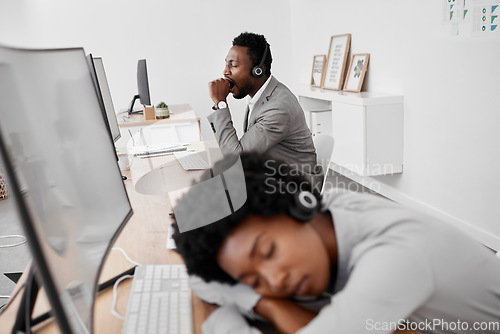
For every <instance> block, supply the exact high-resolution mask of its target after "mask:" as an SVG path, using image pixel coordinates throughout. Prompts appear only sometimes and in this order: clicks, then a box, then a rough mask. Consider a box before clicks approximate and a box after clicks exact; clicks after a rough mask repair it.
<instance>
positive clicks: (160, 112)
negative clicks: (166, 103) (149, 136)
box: [155, 108, 170, 119]
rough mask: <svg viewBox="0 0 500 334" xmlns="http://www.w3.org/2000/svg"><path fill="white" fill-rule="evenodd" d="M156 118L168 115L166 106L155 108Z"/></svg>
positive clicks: (168, 111)
mask: <svg viewBox="0 0 500 334" xmlns="http://www.w3.org/2000/svg"><path fill="white" fill-rule="evenodd" d="M155 115H156V119H164V118H168V117H170V110H168V108H155Z"/></svg>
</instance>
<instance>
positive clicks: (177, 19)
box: [0, 0, 291, 138]
mask: <svg viewBox="0 0 500 334" xmlns="http://www.w3.org/2000/svg"><path fill="white" fill-rule="evenodd" d="M0 8H1V9H0V43H2V44H7V45H10V46H17V47H28V48H58V47H84V48H85V51H86V52H87V53H92V54H93V55H94V56H101V57H102V58H103V61H104V66H105V69H106V74H107V77H108V81H109V86H110V90H111V94H112V97H113V102H114V105H115V109H116V110H117V112H118V110H119V109H123V108H126V107H127V106H128V104H129V102H130V100H131V99H132V97H133V95H134V94H137V85H136V68H137V60H138V59H140V58H146V59H147V65H148V74H149V83H150V91H151V98H152V103H158V102H160V101H165V102H166V103H167V104H184V103H189V104H190V105H191V106H192V107H193V108H194V109H195V111H196V112H197V113H198V115H199V116H200V117H201V118H202V134H203V136H204V138H213V134H212V131H211V130H210V128H209V126H208V124H207V123H208V122H206V119H205V117H206V115H207V114H208V113H209V112H210V110H211V109H210V108H211V106H212V104H213V103H212V101H211V100H210V98H209V96H208V89H207V87H208V82H209V81H210V80H213V79H215V78H217V77H220V76H221V74H222V70H223V65H224V58H225V56H226V54H227V51H228V50H229V48H230V47H231V42H232V40H233V38H234V37H236V36H237V35H238V34H239V33H241V32H243V31H251V32H256V33H260V34H264V35H265V36H266V38H267V39H268V42H269V43H270V45H271V51H272V53H273V57H274V59H275V62H274V63H273V66H272V70H273V74H275V75H276V76H277V77H278V78H279V79H280V80H282V81H284V82H287V81H289V80H290V79H291V71H289V68H290V66H291V59H290V58H289V57H288V55H289V54H290V45H291V32H290V11H289V8H290V5H289V1H288V0H273V1H265V0H256V1H252V2H251V3H250V2H247V1H230V0H210V1H205V0H194V1H181V0H176V1H171V0H170V1H167V0H140V1H139V0H122V1H111V0H72V1H67V0H36V1H35V0H16V1H9V0H0ZM137 103H138V102H137ZM229 105H230V107H231V108H232V110H233V114H234V115H235V116H234V118H235V119H234V123H235V124H236V125H240V126H236V127H237V130H238V131H240V130H241V129H240V128H241V127H242V126H243V114H244V111H245V103H244V102H243V101H234V100H230V101H229Z"/></svg>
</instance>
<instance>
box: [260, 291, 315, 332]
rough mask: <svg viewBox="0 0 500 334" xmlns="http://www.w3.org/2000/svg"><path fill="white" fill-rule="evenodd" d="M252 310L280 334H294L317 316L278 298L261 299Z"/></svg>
mask: <svg viewBox="0 0 500 334" xmlns="http://www.w3.org/2000/svg"><path fill="white" fill-rule="evenodd" d="M254 310H255V313H257V314H258V315H260V316H261V317H263V318H265V319H266V320H268V321H269V322H271V323H272V324H273V325H274V327H276V329H278V331H279V332H280V333H296V332H297V331H298V330H299V329H301V328H302V327H304V326H306V325H307V324H308V323H309V322H310V321H311V320H312V319H314V317H316V315H317V313H315V312H313V311H310V310H307V309H305V308H303V307H301V306H299V305H297V304H296V303H294V302H292V301H290V300H288V299H278V298H261V299H260V300H259V301H258V302H257V305H256V306H255V308H254Z"/></svg>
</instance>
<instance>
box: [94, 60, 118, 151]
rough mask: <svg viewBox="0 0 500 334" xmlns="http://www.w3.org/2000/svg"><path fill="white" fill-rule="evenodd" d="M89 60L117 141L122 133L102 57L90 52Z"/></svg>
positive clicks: (105, 112)
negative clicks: (94, 55)
mask: <svg viewBox="0 0 500 334" xmlns="http://www.w3.org/2000/svg"><path fill="white" fill-rule="evenodd" d="M87 61H88V63H89V67H90V73H91V74H92V79H93V80H94V84H95V87H96V90H97V93H98V95H99V96H100V98H101V100H102V106H103V109H104V110H103V111H104V116H105V121H106V124H107V126H108V128H109V133H110V136H111V139H112V140H113V142H115V143H116V142H117V141H118V139H120V137H121V134H120V128H119V126H118V120H117V118H116V113H115V107H114V105H113V99H112V98H111V92H110V90H109V86H108V79H107V77H106V72H105V71H104V64H103V61H102V58H100V57H93V56H92V54H89V55H87Z"/></svg>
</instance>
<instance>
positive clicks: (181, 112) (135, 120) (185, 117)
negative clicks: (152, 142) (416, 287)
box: [117, 104, 200, 127]
mask: <svg viewBox="0 0 500 334" xmlns="http://www.w3.org/2000/svg"><path fill="white" fill-rule="evenodd" d="M168 108H169V110H170V117H169V118H165V119H152V120H145V119H144V115H143V114H132V115H130V116H129V115H127V114H126V113H121V114H118V115H117V119H118V126H119V127H127V126H139V125H140V126H143V125H151V124H155V123H158V122H162V123H177V122H189V121H198V122H199V121H200V118H199V117H198V116H196V113H195V112H194V110H193V108H191V106H190V105H189V104H172V105H169V106H168Z"/></svg>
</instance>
